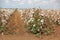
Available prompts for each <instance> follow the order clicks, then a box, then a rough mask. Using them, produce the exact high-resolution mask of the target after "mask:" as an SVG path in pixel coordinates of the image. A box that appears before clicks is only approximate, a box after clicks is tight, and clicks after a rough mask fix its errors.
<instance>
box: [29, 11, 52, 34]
mask: <svg viewBox="0 0 60 40" xmlns="http://www.w3.org/2000/svg"><path fill="white" fill-rule="evenodd" d="M45 21H46V17H45V16H44V14H41V15H39V10H36V11H35V12H34V14H33V17H32V18H30V19H29V20H28V27H29V30H30V32H32V33H34V34H49V33H50V32H51V29H50V28H49V27H48V26H47V24H46V23H45ZM45 26H47V27H45Z"/></svg>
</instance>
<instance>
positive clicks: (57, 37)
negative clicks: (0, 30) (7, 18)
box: [0, 12, 60, 40]
mask: <svg viewBox="0 0 60 40" xmlns="http://www.w3.org/2000/svg"><path fill="white" fill-rule="evenodd" d="M15 14H16V16H17V12H15ZM14 17H15V16H14ZM18 20H19V21H20V23H19V22H17V23H16V24H17V25H19V24H21V25H19V26H20V34H18V35H0V40H60V26H55V25H54V33H52V34H50V35H39V36H38V37H36V36H35V35H33V34H32V33H29V32H26V30H25V29H24V27H22V26H23V25H22V23H23V22H21V20H20V19H18ZM15 21H17V20H15ZM16 24H14V25H16ZM8 25H11V24H8Z"/></svg>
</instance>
